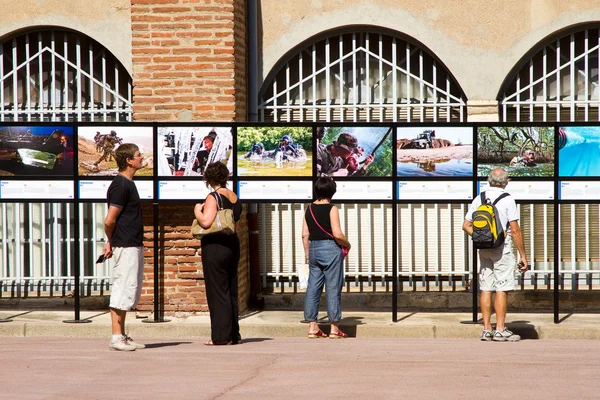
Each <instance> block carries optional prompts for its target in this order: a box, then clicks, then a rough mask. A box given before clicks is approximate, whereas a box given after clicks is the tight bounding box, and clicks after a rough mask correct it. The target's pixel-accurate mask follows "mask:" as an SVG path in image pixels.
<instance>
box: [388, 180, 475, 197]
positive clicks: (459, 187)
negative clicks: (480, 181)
mask: <svg viewBox="0 0 600 400" xmlns="http://www.w3.org/2000/svg"><path fill="white" fill-rule="evenodd" d="M397 191H398V192H397V193H398V200H440V201H444V200H472V199H473V183H472V182H471V181H465V182H463V181H430V180H427V181H399V182H398V186H397Z"/></svg>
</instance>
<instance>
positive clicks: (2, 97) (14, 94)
mask: <svg viewBox="0 0 600 400" xmlns="http://www.w3.org/2000/svg"><path fill="white" fill-rule="evenodd" d="M131 97H132V92H131V77H130V76H129V73H128V72H127V70H125V68H124V67H123V65H122V64H121V63H120V62H119V61H118V60H117V59H116V58H115V57H114V56H113V55H112V54H110V52H108V51H107V50H106V49H105V48H104V47H103V46H102V45H100V44H99V43H97V42H96V41H94V40H93V39H91V38H88V37H85V36H82V35H79V34H77V33H74V32H70V31H64V30H43V31H37V32H28V33H24V34H22V35H20V36H16V37H14V38H12V39H9V40H6V41H4V43H2V45H1V46H0V121H131V118H132V109H133V108H132V102H131Z"/></svg>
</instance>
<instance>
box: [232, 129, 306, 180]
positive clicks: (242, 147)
mask: <svg viewBox="0 0 600 400" xmlns="http://www.w3.org/2000/svg"><path fill="white" fill-rule="evenodd" d="M312 156H313V155H312V128H311V127H290V126H287V127H286V126H271V127H265V126H254V127H250V126H247V127H238V128H237V173H238V175H239V176H312Z"/></svg>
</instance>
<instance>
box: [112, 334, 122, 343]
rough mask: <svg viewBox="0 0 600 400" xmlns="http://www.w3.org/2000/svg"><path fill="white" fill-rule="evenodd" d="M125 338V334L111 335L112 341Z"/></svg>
mask: <svg viewBox="0 0 600 400" xmlns="http://www.w3.org/2000/svg"><path fill="white" fill-rule="evenodd" d="M122 338H123V335H112V336H111V337H110V341H111V342H116V341H117V340H121V339H122Z"/></svg>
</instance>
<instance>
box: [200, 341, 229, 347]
mask: <svg viewBox="0 0 600 400" xmlns="http://www.w3.org/2000/svg"><path fill="white" fill-rule="evenodd" d="M230 344H231V342H216V343H215V342H213V341H212V340H209V341H208V342H204V345H205V346H227V345H230Z"/></svg>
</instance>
